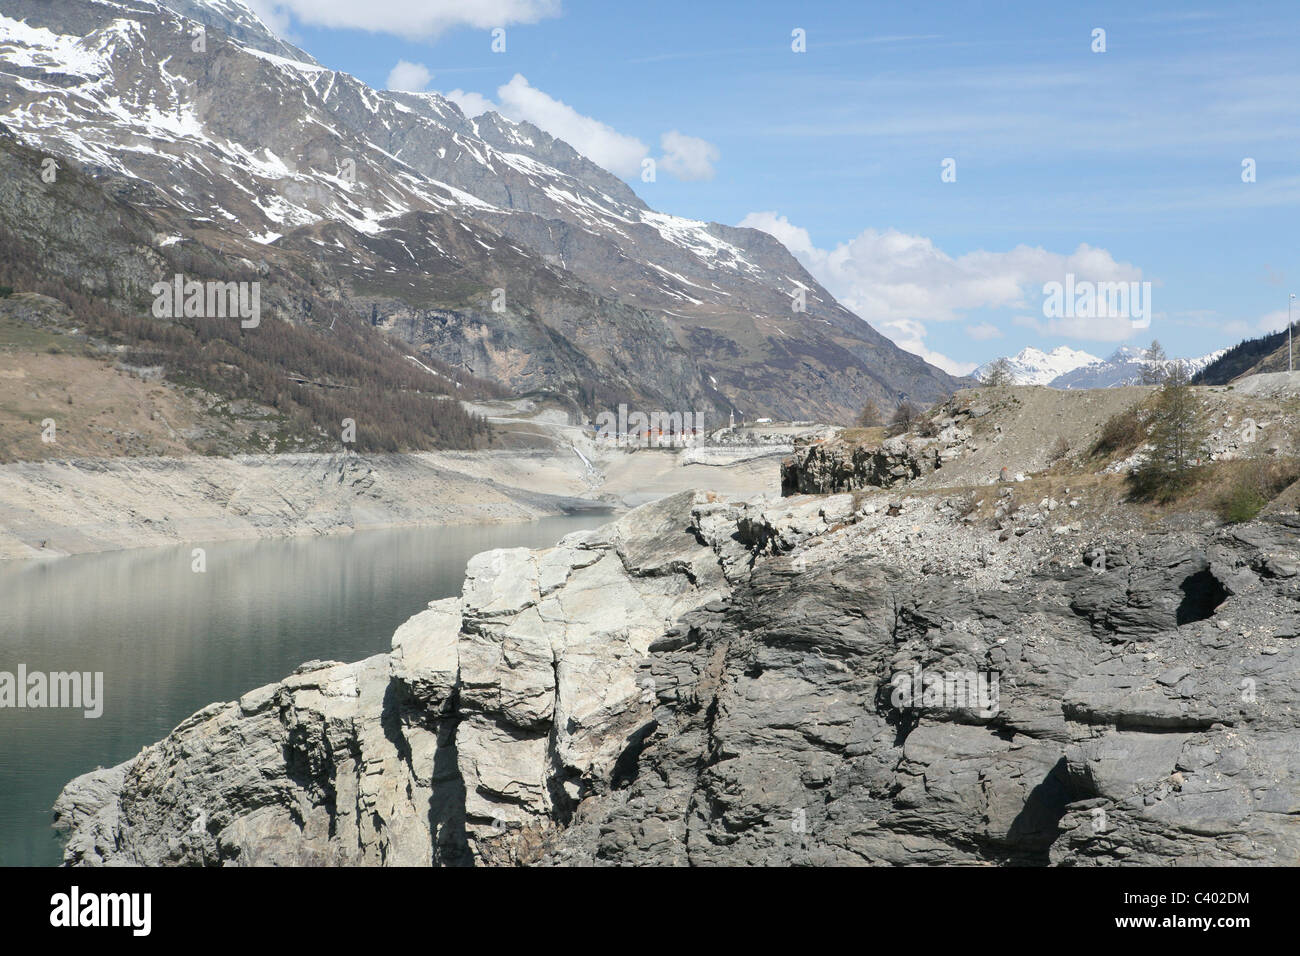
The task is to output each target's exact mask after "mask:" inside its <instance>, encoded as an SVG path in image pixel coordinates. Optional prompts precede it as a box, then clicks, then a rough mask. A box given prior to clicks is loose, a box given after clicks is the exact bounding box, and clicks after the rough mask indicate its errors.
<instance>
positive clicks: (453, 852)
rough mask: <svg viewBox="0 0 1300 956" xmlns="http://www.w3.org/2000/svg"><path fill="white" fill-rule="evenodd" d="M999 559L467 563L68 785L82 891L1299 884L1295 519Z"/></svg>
mask: <svg viewBox="0 0 1300 956" xmlns="http://www.w3.org/2000/svg"><path fill="white" fill-rule="evenodd" d="M995 534H996V532H995V531H990V530H989V529H988V528H981V527H978V526H976V525H973V524H970V523H968V522H963V521H962V520H961V519H960V518H959V517H957V516H955V515H954V514H952V513H951V509H945V508H922V507H920V506H919V504H918V503H917V502H915V501H912V500H910V499H904V500H902V501H896V502H894V503H893V506H892V507H888V508H885V507H878V506H877V503H875V502H872V503H870V504H869V505H868V506H864V507H858V506H857V505H856V504H855V502H854V498H853V496H851V495H847V494H845V495H837V496H833V497H830V498H801V497H795V498H787V499H784V500H781V501H779V502H775V503H767V504H765V503H761V502H760V503H756V504H731V503H727V502H723V501H721V500H716V499H713V498H712V497H711V496H708V495H704V494H698V493H684V494H680V495H676V496H674V497H672V498H669V499H665V500H663V501H661V502H658V503H656V504H653V505H647V506H644V507H642V508H640V509H637V510H636V511H634V512H632V513H630V514H628V515H626V516H625V517H623V518H622V519H620V520H619V521H618V522H616V523H614V524H611V525H608V526H606V527H605V528H602V529H599V530H598V531H594V532H582V533H579V534H577V535H571V536H569V537H568V538H566V539H564V540H563V541H562V542H560V544H559V545H558V546H557V547H555V548H551V549H547V550H544V551H536V552H529V551H526V550H523V549H515V550H506V551H494V552H488V553H485V554H482V555H479V556H478V557H476V558H474V559H473V560H472V561H471V563H470V565H469V568H468V570H467V576H466V583H465V587H464V590H463V593H462V595H461V597H459V598H454V599H449V600H445V601H439V602H435V603H434V604H433V605H431V606H430V607H429V609H428V610H426V611H424V612H421V613H420V614H419V615H417V616H416V617H414V618H412V619H411V620H410V621H408V622H407V623H406V624H404V625H403V626H402V627H401V628H400V629H399V630H398V631H397V633H396V634H395V635H394V637H393V649H392V652H391V653H390V654H388V655H380V656H378V657H374V658H371V659H369V660H366V661H362V662H359V663H356V664H320V663H316V664H310V665H304V667H302V668H300V669H299V671H298V672H297V673H295V674H294V675H292V676H291V677H289V678H287V679H286V680H285V681H283V682H281V683H280V684H277V685H273V686H271V687H266V688H262V689H260V690H257V691H253V692H251V693H250V694H247V695H245V697H244V698H242V699H241V700H239V701H236V702H232V703H226V704H217V705H213V706H212V707H209V708H207V709H205V710H203V711H201V712H199V713H198V714H196V715H194V717H192V718H190V720H188V721H186V722H185V723H184V724H182V725H181V726H180V727H178V728H177V729H176V730H175V731H174V732H173V733H172V734H171V735H169V736H168V737H167V738H166V739H165V740H163V741H162V742H160V743H158V744H155V745H153V746H151V747H148V748H145V750H144V751H142V752H141V754H140V755H139V756H138V757H137V758H135V759H134V760H132V761H129V762H128V763H126V764H124V765H122V766H119V767H116V768H112V769H109V770H102V771H97V772H95V773H92V774H88V775H86V776H84V777H81V778H79V779H78V780H75V781H73V782H72V783H71V784H70V785H69V786H68V788H67V789H66V790H65V792H64V794H63V795H62V796H61V797H60V800H59V803H58V806H57V808H56V813H57V816H58V819H59V822H60V824H61V825H62V826H64V827H66V828H67V829H68V831H69V833H70V837H69V840H68V845H67V860H68V862H70V863H74V864H115V863H237V864H256V863H305V862H342V863H365V864H396V863H441V864H464V863H477V864H514V863H537V864H658V865H679V864H682V865H684V864H704V865H709V864H820V863H839V864H899V865H901V864H955V863H966V864H970V863H983V864H988V863H995V864H997V863H1007V864H1025V865H1047V864H1059V865H1102V864H1116V863H1122V864H1142V865H1161V864H1188V863H1208V864H1237V863H1251V864H1263V863H1266V864H1288V865H1295V864H1297V863H1300V829H1297V827H1296V826H1295V822H1294V821H1295V819H1296V814H1297V813H1298V812H1300V784H1297V780H1300V755H1298V754H1297V752H1296V749H1295V747H1294V740H1295V735H1296V733H1297V722H1298V720H1300V717H1298V716H1297V714H1296V711H1295V707H1294V701H1295V700H1296V697H1297V693H1298V692H1300V663H1298V658H1297V652H1296V641H1297V637H1298V636H1300V631H1298V630H1297V626H1296V621H1297V606H1298V604H1300V575H1297V574H1296V573H1295V567H1296V559H1297V553H1298V549H1300V517H1298V516H1296V515H1294V514H1290V515H1280V516H1275V517H1273V518H1271V519H1269V520H1261V521H1256V522H1252V523H1250V524H1248V525H1242V526H1238V527H1236V528H1233V529H1229V530H1222V531H1215V532H1211V531H1206V530H1201V531H1169V532H1167V533H1160V534H1145V535H1141V534H1139V535H1133V536H1128V537H1122V538H1121V537H1119V536H1118V532H1117V531H1115V530H1114V529H1113V528H1106V527H1091V528H1086V529H1084V531H1082V532H1081V533H1080V534H1072V535H1066V536H1062V535H1056V534H1054V533H1052V532H1050V531H1048V530H1046V529H1038V530H1034V531H1031V532H1028V533H1027V534H1026V535H1024V536H1023V537H1016V538H1014V539H1012V540H1009V541H1001V542H1000V541H997V540H996V538H995ZM1099 554H1105V555H1106V559H1105V560H1098V557H1097V556H1098V555H1099ZM926 675H940V680H939V681H938V682H935V681H932V680H930V679H929V677H928V676H926ZM912 676H915V677H916V678H918V680H919V679H920V678H922V677H923V676H924V677H925V679H924V680H920V682H919V683H917V685H916V688H917V694H916V696H915V697H907V696H906V695H903V696H901V697H900V696H899V695H900V692H901V689H902V688H903V687H906V686H910V685H909V684H908V680H907V679H910V678H911V677H912ZM900 677H902V678H907V679H904V680H901V681H900ZM968 678H973V679H974V680H973V682H972V681H971V680H968ZM980 681H983V683H980ZM923 687H924V688H925V692H924V693H922V692H921V691H922V688H923ZM977 687H978V688H980V691H979V693H978V694H976V693H975V688H977ZM931 692H933V693H931Z"/></svg>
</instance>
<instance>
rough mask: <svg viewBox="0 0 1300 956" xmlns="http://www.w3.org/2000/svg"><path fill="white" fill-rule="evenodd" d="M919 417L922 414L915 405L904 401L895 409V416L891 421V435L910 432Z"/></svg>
mask: <svg viewBox="0 0 1300 956" xmlns="http://www.w3.org/2000/svg"><path fill="white" fill-rule="evenodd" d="M918 415H920V412H919V410H918V409H917V407H916V406H915V405H913V404H912V403H911V402H908V401H903V402H902V403H900V404H899V406H898V407H897V408H896V409H894V414H893V415H892V416H891V417H890V419H889V434H891V435H901V434H903V432H905V431H910V430H911V428H912V423H913V422H915V421H916V419H917V416H918Z"/></svg>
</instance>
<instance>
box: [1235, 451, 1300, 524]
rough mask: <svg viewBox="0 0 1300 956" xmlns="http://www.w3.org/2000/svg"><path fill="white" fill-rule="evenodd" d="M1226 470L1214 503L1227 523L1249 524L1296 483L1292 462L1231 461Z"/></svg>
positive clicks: (1299, 470) (1297, 467)
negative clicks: (1221, 489)
mask: <svg viewBox="0 0 1300 956" xmlns="http://www.w3.org/2000/svg"><path fill="white" fill-rule="evenodd" d="M1230 471H1231V474H1230V475H1228V476H1225V478H1226V480H1224V481H1223V482H1221V486H1222V487H1223V491H1222V492H1221V493H1220V495H1219V498H1218V499H1217V501H1216V502H1215V510H1216V511H1218V513H1219V517H1220V518H1222V519H1223V520H1224V521H1226V522H1228V523H1229V524H1238V523H1240V522H1242V521H1250V520H1251V519H1252V518H1254V517H1256V516H1257V515H1258V514H1259V513H1260V512H1261V511H1263V510H1264V507H1265V506H1266V505H1267V504H1268V503H1269V502H1270V501H1272V500H1273V499H1274V498H1276V497H1277V496H1278V495H1279V494H1280V493H1281V492H1282V491H1283V490H1285V489H1286V488H1288V487H1290V486H1291V485H1292V484H1294V483H1295V482H1296V481H1297V480H1300V462H1297V461H1295V460H1294V459H1283V460H1281V461H1278V460H1269V461H1259V460H1251V461H1242V462H1233V463H1231V466H1230Z"/></svg>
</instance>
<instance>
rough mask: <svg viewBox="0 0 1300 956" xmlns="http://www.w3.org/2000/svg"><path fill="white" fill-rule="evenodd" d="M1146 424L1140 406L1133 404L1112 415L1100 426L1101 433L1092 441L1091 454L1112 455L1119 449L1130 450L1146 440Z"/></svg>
mask: <svg viewBox="0 0 1300 956" xmlns="http://www.w3.org/2000/svg"><path fill="white" fill-rule="evenodd" d="M1146 437H1147V432H1146V425H1145V423H1144V422H1143V420H1142V412H1141V407H1140V406H1138V405H1134V406H1133V407H1132V408H1126V409H1125V410H1124V411H1122V412H1119V413H1117V414H1115V415H1112V416H1111V417H1110V418H1108V419H1107V420H1106V424H1104V425H1102V426H1101V434H1100V435H1098V436H1097V440H1096V441H1095V442H1093V445H1092V450H1091V454H1092V455H1094V456H1101V455H1113V454H1115V453H1116V452H1120V451H1125V452H1127V451H1132V450H1133V449H1134V448H1136V447H1137V446H1138V445H1140V444H1141V443H1142V442H1143V441H1145V440H1146Z"/></svg>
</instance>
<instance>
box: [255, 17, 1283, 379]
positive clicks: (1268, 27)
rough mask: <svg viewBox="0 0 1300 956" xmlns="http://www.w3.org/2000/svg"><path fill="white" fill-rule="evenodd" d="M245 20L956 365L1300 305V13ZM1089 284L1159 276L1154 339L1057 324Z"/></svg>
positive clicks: (1206, 330) (1248, 331)
mask: <svg viewBox="0 0 1300 956" xmlns="http://www.w3.org/2000/svg"><path fill="white" fill-rule="evenodd" d="M252 5H253V6H255V7H257V8H260V11H261V12H264V14H265V15H266V18H267V19H268V20H270V21H271V22H272V25H273V26H274V27H275V28H276V29H277V31H278V32H280V33H281V35H283V36H286V37H287V38H289V39H290V40H292V41H293V42H296V43H297V44H298V45H300V46H301V47H303V48H304V49H306V50H307V51H309V52H310V53H311V54H312V55H313V56H315V57H316V58H317V59H318V60H320V61H321V62H322V63H323V64H325V65H326V66H329V67H333V68H336V69H342V70H346V71H347V72H349V73H352V74H354V75H356V76H358V77H360V78H361V79H363V80H365V81H366V82H368V83H370V84H371V85H374V86H377V87H385V86H388V85H389V83H390V76H392V77H394V84H404V85H407V86H422V85H424V84H426V83H427V88H428V89H433V90H438V91H440V92H454V93H455V95H456V97H458V99H459V101H460V102H462V103H464V104H466V105H468V106H470V107H471V108H473V107H475V106H476V105H478V104H482V105H488V104H490V105H493V106H498V107H500V108H501V109H502V111H503V112H506V113H507V115H511V114H513V115H514V116H515V118H526V119H530V120H531V121H533V122H537V123H538V125H541V126H543V127H544V128H548V131H550V132H552V133H554V134H555V135H558V136H561V138H565V139H569V140H570V141H571V142H573V141H574V139H578V140H581V142H575V143H574V145H575V146H579V148H583V149H584V151H585V152H588V153H589V155H593V158H596V159H597V160H598V161H602V163H603V164H605V165H607V166H609V167H611V168H614V169H615V171H616V172H619V173H620V174H622V175H624V176H625V178H627V179H628V180H629V182H631V183H632V185H633V187H634V188H635V189H636V190H637V192H638V193H639V194H640V195H641V196H642V197H643V198H645V200H646V201H647V202H648V203H649V204H650V205H651V206H653V207H655V208H657V209H661V210H664V211H667V212H672V213H676V214H679V215H684V216H690V217H693V218H699V219H707V220H716V221H718V222H724V223H729V224H738V223H742V222H743V223H746V224H752V225H757V226H760V227H763V228H767V229H768V230H769V231H772V232H773V233H774V234H776V235H777V236H778V238H780V239H782V241H784V242H786V244H787V245H788V246H789V247H790V248H791V250H792V251H793V252H795V253H796V255H798V256H799V258H800V259H801V260H802V261H803V262H804V264H805V265H806V266H807V267H809V269H810V271H812V272H813V274H814V275H816V276H817V278H818V279H820V280H821V281H822V282H823V283H824V284H825V285H827V287H828V288H830V290H831V291H832V292H833V293H835V294H836V295H837V296H839V297H840V299H841V300H842V301H844V302H845V304H847V305H849V306H850V307H851V308H853V309H854V310H855V311H857V312H858V313H859V314H860V315H862V316H863V317H864V318H865V319H867V320H868V321H870V322H871V323H872V324H873V325H875V326H876V327H877V328H879V329H881V330H882V331H883V332H885V333H886V334H888V335H890V337H891V338H894V339H895V341H898V342H899V343H900V344H902V345H903V346H904V347H906V348H909V349H911V350H913V351H916V352H918V353H920V354H923V355H925V356H926V357H927V358H930V359H931V360H933V361H935V362H937V363H938V364H941V365H944V366H945V367H948V368H949V369H950V370H955V371H966V370H968V369H969V368H970V367H971V366H972V365H973V364H975V363H978V362H983V361H987V360H988V359H990V358H992V357H994V356H997V355H1002V354H1009V353H1012V352H1015V351H1018V350H1019V349H1021V348H1022V347H1024V346H1026V345H1032V346H1035V347H1038V348H1043V349H1049V348H1052V347H1054V346H1056V345H1062V344H1063V345H1069V346H1070V347H1072V348H1080V349H1084V350H1087V351H1089V352H1092V353H1093V354H1097V355H1105V354H1108V353H1109V352H1110V351H1112V350H1113V349H1114V348H1115V347H1116V346H1118V345H1121V344H1125V343H1128V344H1145V343H1146V342H1147V341H1149V340H1150V338H1151V337H1152V336H1154V337H1157V338H1159V339H1160V340H1161V342H1162V343H1163V344H1164V345H1165V347H1166V350H1167V351H1168V352H1169V353H1170V354H1171V355H1182V356H1190V355H1199V354H1203V353H1205V352H1208V351H1210V350H1211V349H1214V348H1218V347H1222V346H1225V345H1228V344H1231V343H1233V342H1235V341H1237V340H1239V339H1240V338H1242V337H1246V336H1253V335H1258V334H1261V333H1262V332H1264V331H1267V330H1271V329H1276V328H1281V327H1284V325H1285V319H1286V307H1287V294H1288V293H1289V292H1291V291H1300V252H1298V250H1300V241H1298V240H1300V231H1298V230H1300V7H1298V6H1297V4H1296V3H1295V0H1287V2H1255V3H1241V2H1238V3H1227V2H1219V3H1204V4H1198V3H1194V2H1193V3H1158V2H1157V3H1144V4H1135V3H1132V2H1126V3H1091V4H1084V3H1077V4H1076V3H1070V4H1053V3H1041V2H1037V3H1000V4H993V3H973V2H972V3H933V4H916V5H904V4H892V3H891V4H886V3H863V2H825V3H796V2H791V3H777V2H765V0H756V2H746V3H740V2H737V3H732V2H709V3H701V2H698V0H696V2H677V0H668V2H659V3H655V4H633V3H624V2H617V3H611V2H603V3H602V2H590V0H562V2H561V0H478V2H467V0H454V2H453V0H371V2H369V3H360V4H358V3H356V2H355V0H253V3H252ZM493 26H501V27H503V28H504V29H505V51H504V52H499V53H494V52H493V51H492V49H491V45H492V36H491V32H490V31H491V29H492V27H493ZM796 28H800V29H802V30H804V31H805V33H806V38H807V40H806V44H807V51H806V52H804V53H795V52H794V51H793V50H792V49H791V44H792V39H791V33H792V30H794V29H796ZM1098 28H1100V29H1103V30H1105V47H1106V49H1105V52H1094V50H1093V46H1094V45H1096V41H1095V39H1094V33H1093V31H1094V30H1096V29H1098ZM399 62H404V63H406V64H409V65H410V66H406V67H403V68H402V69H401V70H399V71H398V72H397V73H396V74H394V67H395V66H397V64H398V63H399ZM419 67H423V68H424V70H425V71H427V74H428V76H427V78H426V76H425V74H424V73H423V72H422V71H421V70H420V69H419ZM665 134H676V136H675V138H674V139H670V140H667V141H665V140H664V139H663V137H664V135H665ZM640 155H649V156H651V157H654V158H656V159H657V160H659V162H660V167H659V171H658V175H657V177H656V180H655V182H653V183H646V182H642V181H641V179H640V177H639V176H638V175H637V172H636V171H637V169H639V163H638V159H639V157H640ZM665 158H666V159H667V161H666V162H665ZM945 159H953V160H955V170H956V181H955V182H943V181H941V175H940V174H941V164H942V163H943V161H944V160H945ZM1246 159H1252V160H1254V164H1255V181H1254V182H1243V180H1242V175H1243V166H1242V164H1243V161H1244V160H1246ZM1067 272H1068V273H1073V274H1075V275H1076V276H1077V277H1078V278H1079V279H1091V280H1095V281H1106V280H1125V281H1138V280H1141V281H1149V282H1151V283H1152V287H1151V310H1152V313H1153V317H1152V321H1151V324H1150V327H1149V328H1147V329H1134V328H1133V327H1132V323H1131V322H1129V321H1128V320H1120V321H1115V320H1097V319H1092V320H1086V321H1085V320H1053V319H1050V318H1048V317H1046V316H1045V315H1044V310H1043V293H1042V286H1043V284H1044V283H1045V282H1048V281H1053V280H1056V281H1061V280H1063V278H1064V274H1065V273H1067Z"/></svg>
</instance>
